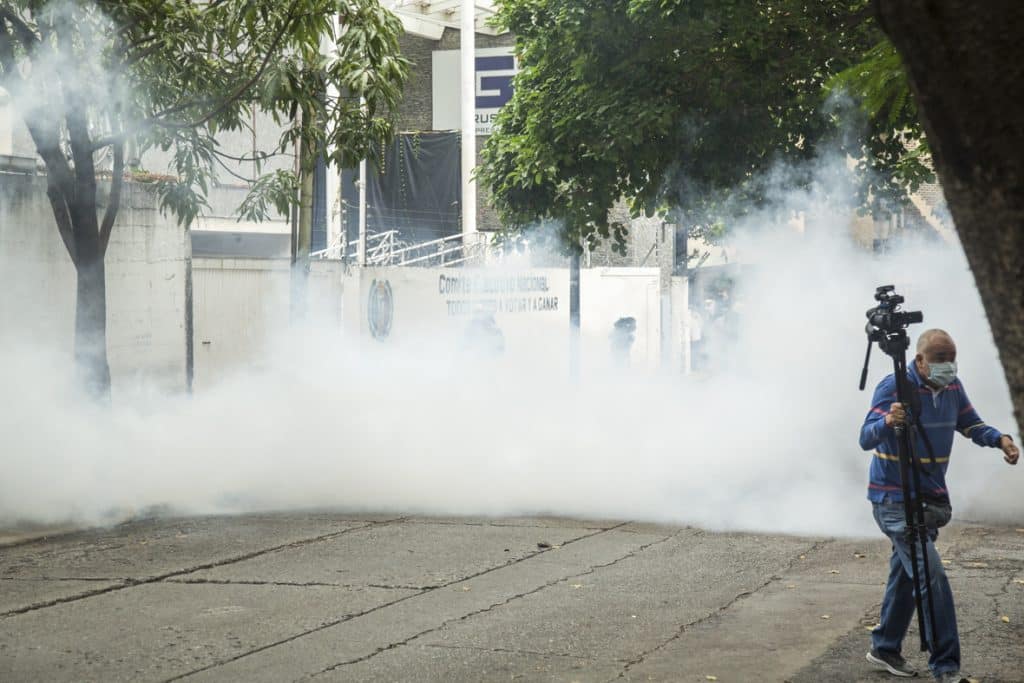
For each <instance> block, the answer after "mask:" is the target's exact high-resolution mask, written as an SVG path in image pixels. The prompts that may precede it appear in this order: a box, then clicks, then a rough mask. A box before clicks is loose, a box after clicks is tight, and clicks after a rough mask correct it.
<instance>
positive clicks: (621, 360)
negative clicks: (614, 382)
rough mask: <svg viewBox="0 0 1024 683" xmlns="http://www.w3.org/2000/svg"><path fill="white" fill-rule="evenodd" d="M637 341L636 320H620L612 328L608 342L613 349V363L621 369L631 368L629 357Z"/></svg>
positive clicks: (628, 318) (627, 318) (629, 318)
mask: <svg viewBox="0 0 1024 683" xmlns="http://www.w3.org/2000/svg"><path fill="white" fill-rule="evenodd" d="M635 339H636V318H632V317H626V318H619V319H618V320H616V321H615V325H613V326H612V332H611V334H609V335H608V341H609V343H610V344H611V347H612V362H613V363H614V364H615V365H616V366H618V367H620V368H626V367H629V355H630V353H631V352H632V350H633V341H634V340H635Z"/></svg>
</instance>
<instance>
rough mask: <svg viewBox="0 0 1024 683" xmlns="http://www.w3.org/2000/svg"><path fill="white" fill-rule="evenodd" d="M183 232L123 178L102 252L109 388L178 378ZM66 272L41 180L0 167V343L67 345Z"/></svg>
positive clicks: (172, 384) (71, 293) (179, 383)
mask: <svg viewBox="0 0 1024 683" xmlns="http://www.w3.org/2000/svg"><path fill="white" fill-rule="evenodd" d="M188 250H189V243H188V234H187V231H186V229H185V228H184V227H182V226H179V225H177V223H176V222H175V221H174V219H173V218H172V217H170V216H166V217H165V216H161V215H160V213H159V211H158V210H157V209H156V198H155V196H154V195H153V193H152V192H151V190H150V189H149V188H147V187H144V186H139V185H133V184H127V185H126V186H125V188H124V193H123V195H122V198H121V210H120V212H119V213H118V218H117V223H116V224H115V226H114V230H113V233H111V239H110V246H109V249H108V251H107V258H106V264H107V348H108V351H109V358H110V369H111V377H112V379H113V382H114V390H115V392H116V390H117V388H118V386H119V385H120V384H122V383H124V382H128V381H131V380H133V379H135V378H137V377H138V376H144V377H145V378H146V379H147V380H150V381H154V382H156V383H158V384H159V385H161V386H164V387H167V388H170V389H175V390H180V389H183V388H184V387H185V386H186V309H187V305H186V276H187V263H188ZM75 283H76V277H75V270H74V266H73V265H72V263H71V259H70V257H69V256H68V254H67V251H66V250H65V248H64V244H63V242H62V241H61V239H60V236H59V235H58V233H57V228H56V225H55V224H54V218H53V214H52V211H51V208H50V203H49V200H48V199H47V197H46V181H45V179H43V178H37V177H34V176H18V175H2V174H0V341H2V342H13V343H20V344H24V343H29V342H30V343H32V344H35V345H39V346H45V347H52V348H54V349H56V350H58V351H62V352H63V351H67V352H70V350H71V348H72V344H73V340H74V323H75Z"/></svg>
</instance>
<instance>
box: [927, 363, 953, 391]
mask: <svg viewBox="0 0 1024 683" xmlns="http://www.w3.org/2000/svg"><path fill="white" fill-rule="evenodd" d="M954 379H956V361H953V362H950V363H929V364H928V381H929V382H931V383H932V384H934V385H936V386H939V387H946V386H949V383H950V382H952V381H953V380H954Z"/></svg>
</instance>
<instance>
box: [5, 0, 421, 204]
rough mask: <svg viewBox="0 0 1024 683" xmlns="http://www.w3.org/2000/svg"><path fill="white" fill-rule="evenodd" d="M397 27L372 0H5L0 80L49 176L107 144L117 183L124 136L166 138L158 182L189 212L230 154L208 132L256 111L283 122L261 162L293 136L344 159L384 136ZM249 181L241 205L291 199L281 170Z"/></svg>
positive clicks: (149, 142)
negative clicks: (168, 168) (168, 155)
mask: <svg viewBox="0 0 1024 683" xmlns="http://www.w3.org/2000/svg"><path fill="white" fill-rule="evenodd" d="M335 18H337V20H338V24H337V25H336V24H335ZM401 31H402V29H401V24H400V22H399V21H398V20H397V19H396V18H395V17H394V16H393V15H392V14H390V13H389V12H387V11H386V10H384V9H383V8H382V7H381V6H380V5H379V4H378V2H377V1H376V0H210V1H209V2H194V1H193V0H90V1H84V0H63V1H60V2H47V1H43V0H14V1H13V2H12V1H10V0H2V1H0V86H2V87H4V88H5V89H7V90H9V91H11V93H12V95H13V99H14V102H15V105H16V106H17V107H18V108H19V110H20V111H21V113H22V114H23V116H24V118H25V120H26V123H27V124H28V126H29V130H30V132H31V134H32V137H33V140H34V141H35V144H36V146H37V148H38V150H39V152H40V154H41V155H42V157H43V160H44V161H45V162H46V165H47V170H48V173H49V175H51V176H54V178H55V180H56V181H57V182H58V184H59V183H60V181H62V180H63V179H65V178H69V179H70V178H71V177H72V176H74V175H77V174H79V173H80V172H82V171H83V170H85V169H84V167H85V166H86V165H90V164H87V163H86V159H85V156H86V155H89V156H95V155H98V154H100V153H108V154H110V153H111V151H112V156H113V159H114V162H115V163H114V165H115V170H114V181H115V183H117V182H119V181H120V175H121V169H123V161H124V147H125V144H126V142H128V141H135V142H137V144H138V148H139V151H144V150H145V149H147V148H159V149H162V150H164V151H171V152H172V153H173V159H174V161H173V169H172V171H173V172H174V173H173V177H171V178H168V179H164V180H161V181H160V182H159V184H158V185H159V192H160V195H161V199H162V203H163V206H164V207H165V208H167V209H171V210H172V211H173V212H174V213H176V214H177V215H178V217H179V218H180V219H181V220H182V221H188V220H191V219H192V218H193V217H195V215H196V214H197V213H198V212H200V211H201V210H202V209H203V208H204V207H205V206H206V199H205V198H206V194H207V192H208V190H209V186H210V184H211V183H212V182H214V179H215V178H216V176H217V171H218V169H219V167H222V166H223V167H225V168H227V167H228V165H229V162H232V161H237V159H236V158H233V157H231V156H230V155H228V154H227V153H226V152H225V151H223V150H222V149H221V148H220V147H219V145H218V142H217V135H218V133H220V132H221V131H236V130H241V129H243V128H246V127H247V126H249V125H250V123H249V122H250V121H251V115H252V113H253V111H254V110H257V111H260V112H265V113H269V114H270V115H271V116H272V117H273V118H274V119H275V120H276V121H278V122H280V123H286V124H288V125H287V130H286V132H285V134H284V135H283V137H282V138H281V139H280V141H279V145H278V146H277V147H276V148H274V149H262V150H256V151H255V152H254V157H255V159H254V160H255V161H256V162H257V164H259V162H261V161H265V160H266V159H267V158H269V157H270V156H271V155H273V154H275V153H277V152H280V151H283V150H285V149H288V148H289V147H290V146H291V143H293V142H295V141H296V140H299V139H302V140H305V141H307V142H309V143H311V144H312V145H313V146H314V147H313V148H314V149H320V150H327V152H328V153H329V160H330V161H332V162H334V163H337V164H344V165H353V164H355V163H357V162H358V160H359V159H360V158H362V157H363V156H365V155H366V153H367V150H368V149H369V145H370V144H371V143H372V142H373V141H374V140H383V139H386V138H387V136H388V135H389V134H390V133H391V128H392V120H391V116H390V114H389V112H390V111H392V110H393V107H394V105H395V103H396V101H397V99H398V97H399V96H400V93H401V86H402V83H403V82H404V79H405V77H406V74H407V70H408V63H407V62H406V61H405V60H404V59H402V58H401V57H400V55H399V50H398V37H399V35H400V34H401ZM361 101H362V103H363V105H361ZM298 111H302V112H304V113H305V114H306V115H305V117H297V116H296V113H297V112H298ZM299 119H301V120H299ZM293 124H294V125H293ZM252 180H253V181H254V182H253V183H252V185H251V187H252V189H253V192H252V193H251V195H250V197H249V198H248V199H247V200H246V202H245V204H244V207H243V210H244V212H245V214H246V215H247V216H249V217H252V218H261V217H264V216H265V215H266V214H267V212H268V211H269V208H270V206H271V205H276V207H277V208H278V210H281V211H283V210H285V209H286V208H287V204H288V202H290V201H292V200H293V198H294V195H295V192H294V185H295V179H294V177H293V174H292V173H290V172H279V173H275V174H269V175H265V176H262V177H259V178H256V179H252Z"/></svg>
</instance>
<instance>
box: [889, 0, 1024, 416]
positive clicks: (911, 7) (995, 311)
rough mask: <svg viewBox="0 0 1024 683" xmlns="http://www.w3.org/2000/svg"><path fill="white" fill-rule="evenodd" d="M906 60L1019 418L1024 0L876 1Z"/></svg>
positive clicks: (1023, 309) (1023, 343)
mask: <svg viewBox="0 0 1024 683" xmlns="http://www.w3.org/2000/svg"><path fill="white" fill-rule="evenodd" d="M874 6H875V11H876V13H877V15H878V18H879V20H880V23H881V25H882V28H883V29H884V30H885V32H886V33H887V34H888V35H889V38H890V39H891V40H892V42H893V44H895V46H896V49H897V50H898V51H899V53H900V55H901V56H902V58H903V62H904V64H906V67H907V70H908V73H909V77H910V83H911V87H912V88H913V90H914V94H915V96H916V99H917V103H918V106H919V108H920V110H921V116H922V119H923V123H924V127H925V130H926V133H927V135H928V140H929V142H930V144H931V146H932V150H933V153H934V160H935V170H936V171H937V173H938V175H939V179H940V180H941V182H942V187H943V189H944V191H945V194H946V201H947V202H948V204H949V208H950V212H951V213H952V214H953V220H954V222H955V223H956V228H957V231H958V232H959V233H960V239H961V241H962V242H963V246H964V251H965V252H966V253H967V259H968V261H969V262H970V264H971V270H972V271H973V272H974V278H975V281H976V282H977V284H978V290H979V292H980V293H981V299H982V301H983V302H984V304H985V312H986V313H987V314H988V319H989V323H990V324H991V326H992V334H993V336H994V337H995V341H996V346H998V348H999V355H1000V358H1001V360H1002V363H1003V369H1004V371H1005V373H1006V381H1007V383H1008V384H1009V387H1010V395H1011V397H1012V399H1013V406H1014V413H1015V415H1016V418H1017V424H1018V425H1022V424H1024V316H1022V314H1024V40H1022V37H1024V3H1021V2H1009V1H996V0H993V1H991V2H989V1H983V2H979V1H978V0H874Z"/></svg>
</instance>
